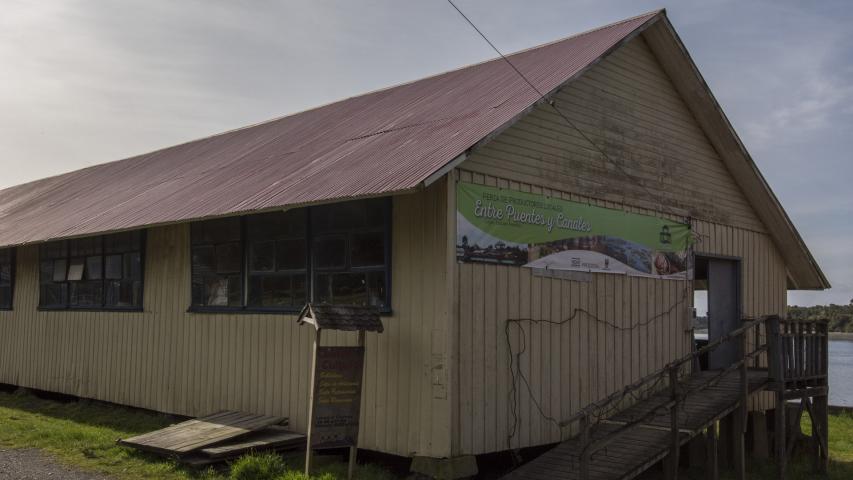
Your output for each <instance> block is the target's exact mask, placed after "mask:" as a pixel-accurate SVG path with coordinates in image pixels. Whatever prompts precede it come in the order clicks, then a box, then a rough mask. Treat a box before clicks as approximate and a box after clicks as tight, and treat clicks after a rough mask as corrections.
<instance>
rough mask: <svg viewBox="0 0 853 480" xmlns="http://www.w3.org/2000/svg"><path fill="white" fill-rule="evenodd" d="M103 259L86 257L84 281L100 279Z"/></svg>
mask: <svg viewBox="0 0 853 480" xmlns="http://www.w3.org/2000/svg"><path fill="white" fill-rule="evenodd" d="M102 258H103V257H101V256H97V257H86V275H85V276H86V280H100V279H101V259H102Z"/></svg>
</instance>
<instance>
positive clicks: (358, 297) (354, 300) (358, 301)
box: [315, 273, 367, 305]
mask: <svg viewBox="0 0 853 480" xmlns="http://www.w3.org/2000/svg"><path fill="white" fill-rule="evenodd" d="M316 278H317V283H316V284H315V288H316V289H317V301H318V302H319V303H333V304H337V305H366V304H367V274H365V273H324V274H318V275H317V277H316Z"/></svg>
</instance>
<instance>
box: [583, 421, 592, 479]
mask: <svg viewBox="0 0 853 480" xmlns="http://www.w3.org/2000/svg"><path fill="white" fill-rule="evenodd" d="M580 424H581V458H580V463H581V464H580V470H581V480H589V461H590V458H591V457H592V452H591V451H590V448H589V447H590V445H589V427H590V425H589V414H588V413H586V412H584V414H583V416H582V417H581V418H580Z"/></svg>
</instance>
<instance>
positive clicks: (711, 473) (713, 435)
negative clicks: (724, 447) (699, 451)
mask: <svg viewBox="0 0 853 480" xmlns="http://www.w3.org/2000/svg"><path fill="white" fill-rule="evenodd" d="M705 438H706V439H707V448H708V453H707V455H706V456H705V459H706V460H705V479H706V480H720V465H719V463H718V456H717V426H716V425H715V424H712V425H711V426H710V427H708V430H707V432H706V433H705Z"/></svg>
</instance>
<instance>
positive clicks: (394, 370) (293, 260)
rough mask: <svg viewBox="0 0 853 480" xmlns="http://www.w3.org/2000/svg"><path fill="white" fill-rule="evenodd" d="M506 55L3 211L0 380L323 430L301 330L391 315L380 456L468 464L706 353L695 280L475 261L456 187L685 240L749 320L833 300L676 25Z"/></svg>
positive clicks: (109, 167)
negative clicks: (699, 351) (526, 198)
mask: <svg viewBox="0 0 853 480" xmlns="http://www.w3.org/2000/svg"><path fill="white" fill-rule="evenodd" d="M508 58H509V61H511V62H512V63H513V65H515V66H516V67H517V68H518V69H519V70H520V71H521V72H522V73H523V74H524V76H525V77H526V78H527V80H529V81H530V82H531V83H532V84H533V86H535V90H534V88H532V87H531V85H530V84H528V83H527V80H525V79H524V78H521V77H520V76H519V74H518V73H517V72H515V71H514V70H513V69H512V68H511V67H510V66H509V65H507V63H506V62H505V61H503V60H500V59H497V60H493V61H490V62H485V63H482V64H478V65H474V66H470V67H466V68H462V69H459V70H456V71H452V72H448V73H444V74H441V75H437V76H434V77H429V78H426V79H423V80H420V81H416V82H412V83H409V84H405V85H401V86H396V87H391V88H389V89H386V90H381V91H378V92H373V93H370V94H367V95H364V96H360V97H354V98H350V99H347V100H343V101H341V102H337V103H333V104H330V105H327V106H324V107H320V108H317V109H314V110H309V111H306V112H302V113H299V114H295V115H291V116H288V117H283V118H281V119H276V120H272V121H270V122H266V123H262V124H259V125H255V126H251V127H247V128H244V129H240V130H234V131H231V132H227V133H224V134H221V135H217V136H213V137H209V138H206V139H202V140H198V141H195V142H190V143H187V144H183V145H179V146H176V147H171V148H167V149H164V150H160V151H156V152H152V153H149V154H145V155H141V156H138V157H134V158H130V159H126V160H122V161H118V162H113V163H108V164H104V165H99V166H95V167H91V168H87V169H83V170H80V171H77V172H72V173H68V174H65V175H60V176H57V177H51V178H47V179H44V180H39V181H36V182H32V183H28V184H25V185H21V186H17V187H12V188H8V189H6V190H2V191H0V247H2V249H0V272H2V275H0V307H2V310H0V329H2V330H0V331H2V335H0V382H2V383H6V384H13V385H19V386H22V387H28V388H34V389H41V390H48V391H54V392H62V393H66V394H71V395H77V396H79V397H85V398H92V399H98V400H104V401H109V402H115V403H119V404H125V405H132V406H136V407H143V408H148V409H153V410H157V411H162V412H169V413H174V414H181V415H190V416H197V415H205V414H210V413H212V412H215V411H218V410H223V409H233V410H243V411H250V412H255V413H261V414H269V415H283V416H287V417H289V418H290V422H291V426H292V427H293V428H295V429H297V430H303V431H304V429H305V428H306V415H307V412H308V404H307V402H308V388H309V385H308V384H309V364H310V347H311V339H312V331H311V330H310V329H308V328H301V327H299V326H298V325H297V323H296V321H295V315H296V314H297V313H298V310H299V308H301V307H302V305H303V304H304V303H305V302H306V301H308V300H311V301H313V302H317V303H324V302H326V303H355V304H372V305H377V306H380V307H381V308H382V309H383V311H384V315H385V317H384V318H383V323H384V325H385V332H384V333H382V334H381V335H376V334H369V335H368V336H367V340H366V342H367V343H366V352H367V358H366V364H365V371H366V374H365V384H364V390H363V394H362V398H363V402H362V428H361V438H360V447H361V448H364V449H370V450H376V451H381V452H387V453H391V454H396V455H402V456H410V457H426V458H455V457H466V456H472V455H477V454H483V453H488V452H497V451H502V450H507V449H511V448H512V449H515V448H522V447H528V446H535V445H543V444H548V443H553V442H557V441H560V440H561V439H565V438H566V437H567V436H570V435H572V434H573V432H572V431H570V430H571V429H565V428H562V429H561V428H559V427H557V426H555V424H554V422H552V421H551V420H549V418H550V419H556V420H560V419H564V418H567V417H569V416H571V415H572V414H573V413H575V412H577V411H578V410H579V409H580V408H582V407H584V406H585V405H587V404H589V403H590V402H593V401H595V400H597V399H600V398H603V397H605V396H607V395H609V394H611V393H613V392H615V391H617V390H619V389H620V388H622V387H623V386H625V385H627V384H629V383H631V382H632V381H635V380H637V379H639V378H640V377H642V376H643V375H645V374H647V373H649V372H652V371H654V370H655V369H658V368H660V367H662V366H664V365H665V364H667V363H668V362H669V361H671V360H673V359H675V358H679V357H681V356H683V355H684V354H686V353H689V352H690V351H691V348H692V345H693V333H692V330H691V328H692V327H691V318H690V316H691V311H692V303H693V297H694V295H693V292H694V287H695V286H696V285H699V286H700V287H701V285H700V284H699V283H696V282H695V281H692V280H690V279H689V278H687V277H685V279H665V278H654V277H653V276H636V275H627V274H614V273H601V272H586V273H585V272H582V271H577V270H578V269H575V271H571V272H569V273H564V274H555V273H554V271H551V272H548V271H546V272H544V273H543V271H541V270H536V269H532V268H526V267H524V266H518V265H514V264H513V265H507V264H502V263H500V262H493V263H487V262H468V261H463V260H460V257H459V252H458V246H459V242H458V240H457V225H458V223H457V222H458V219H457V211H458V207H459V205H458V198H457V197H458V195H459V192H460V190H459V188H460V187H459V185H466V186H471V185H474V186H485V187H494V188H495V189H500V191H503V192H511V193H518V192H521V193H527V194H531V195H537V196H540V197H542V198H546V199H549V200H550V199H558V200H567V201H571V202H576V203H578V204H584V205H587V206H593V207H603V209H606V210H612V211H617V212H622V213H625V212H627V213H628V214H641V215H645V216H648V217H650V218H656V219H664V220H666V221H671V222H673V223H677V224H684V225H688V226H689V227H690V231H691V236H692V238H693V241H692V242H691V243H690V247H689V258H688V259H689V260H690V261H691V263H692V264H694V265H696V264H697V263H695V262H694V260H695V259H699V261H700V262H701V261H703V260H702V259H705V260H704V261H705V262H706V263H707V262H708V259H711V261H712V262H713V261H714V259H717V260H727V261H732V262H734V264H736V265H737V269H736V271H735V275H737V278H735V279H734V280H732V282H731V283H730V285H734V286H735V287H734V288H736V290H735V291H734V293H733V295H734V297H731V298H729V300H730V301H731V302H733V303H731V302H730V303H731V304H732V305H734V309H735V312H734V315H735V316H736V318H737V319H740V318H741V317H757V316H761V315H767V314H778V315H781V316H784V315H785V309H786V292H787V290H789V289H824V288H828V286H829V284H828V282H827V280H826V278H825V277H824V276H823V274H822V273H821V271H820V269H819V267H818V266H817V264H816V263H815V261H814V259H813V258H812V256H811V254H810V253H809V251H808V250H807V248H806V246H805V244H804V243H803V241H802V239H801V238H800V236H799V234H798V233H797V231H796V229H795V228H794V226H793V225H792V223H791V221H790V220H789V218H788V217H787V215H786V214H785V212H784V211H783V209H782V207H781V206H780V204H779V202H778V200H777V199H776V197H775V196H774V194H773V193H772V192H771V190H770V188H769V186H768V184H767V182H766V181H765V180H764V178H763V177H762V176H761V174H760V173H759V171H758V169H757V167H756V165H755V163H754V162H753V161H752V159H751V158H750V156H749V154H748V153H747V151H746V150H745V149H744V147H743V145H742V143H741V142H740V140H739V139H738V137H737V135H736V134H735V132H734V131H733V129H732V127H731V125H730V124H729V122H728V121H727V119H726V118H725V116H724V114H723V113H722V111H721V110H720V107H719V105H718V104H717V103H716V101H715V100H714V98H713V96H712V95H711V93H710V91H709V90H708V88H707V86H706V85H705V83H704V81H703V80H702V78H701V76H700V74H699V72H698V71H697V69H696V67H695V65H694V64H693V62H692V61H691V59H690V57H689V55H688V54H687V51H686V50H685V48H684V46H683V44H682V43H681V41H680V40H679V38H678V36H677V34H676V33H675V31H674V30H673V27H672V25H671V24H670V22H669V21H668V20H667V17H666V15H665V12H663V11H659V12H653V13H650V14H646V15H642V16H639V17H635V18H631V19H627V20H623V21H621V22H617V23H615V24H612V25H608V26H605V27H602V28H599V29H596V30H593V31H590V32H586V33H583V34H579V35H576V36H573V37H569V38H567V39H564V40H559V41H557V42H554V43H550V44H547V45H544V46H540V47H536V48H533V49H530V50H525V51H523V52H520V53H517V54H514V55H511V56H509V57H508ZM540 94H541V95H540ZM704 268H705V269H707V268H708V267H707V266H706V267H704ZM546 270H547V269H546ZM580 270H582V268H581V269H580ZM702 288H704V287H702ZM735 297H737V298H735ZM577 312H582V313H581V314H578V313H577ZM712 316H713V314H712ZM570 317H572V318H571V321H567V322H563V323H561V322H562V321H563V320H566V319H569V318H570ZM521 319H529V320H533V321H532V322H528V323H527V324H524V325H523V326H522V328H523V330H524V331H523V335H522V331H521V330H520V329H518V328H515V327H517V326H518V325H515V326H508V321H510V320H521ZM549 322H550V323H549ZM613 326H616V327H620V328H614V327H613ZM324 341H328V342H331V343H335V344H353V342H354V341H355V335H354V334H353V335H350V334H346V333H332V334H330V335H329V337H326V338H324ZM510 349H512V353H511V352H510ZM522 350H523V352H522V353H520V352H521V351H522ZM511 362H514V363H511ZM510 365H513V366H512V367H511V366H510ZM511 368H513V369H514V370H511ZM519 375H521V377H523V383H521V380H520V378H519ZM512 392H515V393H514V394H513V393H512ZM772 406H773V405H772V402H770V401H769V400H765V401H759V400H756V401H755V402H754V405H753V408H757V409H766V408H771V407H772Z"/></svg>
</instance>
